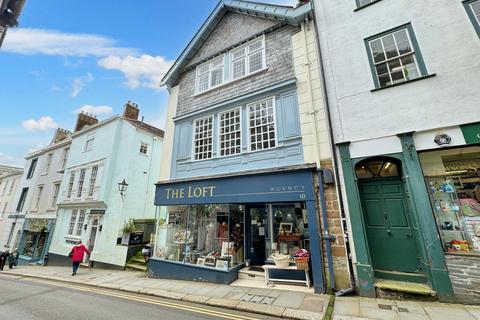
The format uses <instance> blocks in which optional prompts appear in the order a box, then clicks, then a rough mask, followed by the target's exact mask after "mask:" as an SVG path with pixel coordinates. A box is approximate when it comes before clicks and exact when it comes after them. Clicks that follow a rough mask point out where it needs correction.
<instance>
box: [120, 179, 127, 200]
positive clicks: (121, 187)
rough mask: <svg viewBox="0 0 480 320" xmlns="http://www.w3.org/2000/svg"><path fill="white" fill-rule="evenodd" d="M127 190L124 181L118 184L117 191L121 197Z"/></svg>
mask: <svg viewBox="0 0 480 320" xmlns="http://www.w3.org/2000/svg"><path fill="white" fill-rule="evenodd" d="M127 188H128V183H127V182H126V181H125V179H123V180H122V182H119V183H118V191H120V195H121V196H122V199H123V197H124V196H125V191H127Z"/></svg>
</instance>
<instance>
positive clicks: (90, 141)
mask: <svg viewBox="0 0 480 320" xmlns="http://www.w3.org/2000/svg"><path fill="white" fill-rule="evenodd" d="M94 143H95V133H91V134H89V135H87V140H86V141H85V152H88V151H91V150H93V145H94Z"/></svg>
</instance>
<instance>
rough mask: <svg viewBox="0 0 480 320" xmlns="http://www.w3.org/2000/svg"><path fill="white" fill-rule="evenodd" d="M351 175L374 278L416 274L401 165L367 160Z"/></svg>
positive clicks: (384, 159)
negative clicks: (353, 177)
mask: <svg viewBox="0 0 480 320" xmlns="http://www.w3.org/2000/svg"><path fill="white" fill-rule="evenodd" d="M355 173H356V176H357V179H358V187H359V192H360V199H361V203H362V212H363V216H364V223H365V230H366V235H367V239H368V247H369V252H370V258H371V260H372V266H373V269H374V272H375V276H377V277H382V278H391V279H398V273H419V272H420V268H419V267H420V265H419V256H418V250H417V243H416V240H415V233H414V230H413V224H412V217H411V214H410V210H409V206H408V204H407V195H406V193H405V188H404V185H403V181H402V173H401V162H400V161H399V160H398V159H395V158H390V157H377V158H369V159H365V160H363V161H361V162H359V163H358V164H357V165H356V166H355Z"/></svg>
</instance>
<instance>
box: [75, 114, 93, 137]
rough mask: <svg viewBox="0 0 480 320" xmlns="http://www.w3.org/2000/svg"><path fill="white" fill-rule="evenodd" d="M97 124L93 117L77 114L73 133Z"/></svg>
mask: <svg viewBox="0 0 480 320" xmlns="http://www.w3.org/2000/svg"><path fill="white" fill-rule="evenodd" d="M97 122H98V119H97V118H96V117H95V116H93V115H90V114H88V113H87V112H83V111H82V112H80V113H79V114H78V117H77V124H76V125H75V132H77V131H80V130H82V129H83V128H84V127H85V126H91V125H94V124H95V123H97Z"/></svg>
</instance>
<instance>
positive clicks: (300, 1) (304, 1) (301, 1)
mask: <svg viewBox="0 0 480 320" xmlns="http://www.w3.org/2000/svg"><path fill="white" fill-rule="evenodd" d="M309 2H310V0H298V2H297V7H300V6H302V5H304V4H306V3H309Z"/></svg>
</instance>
